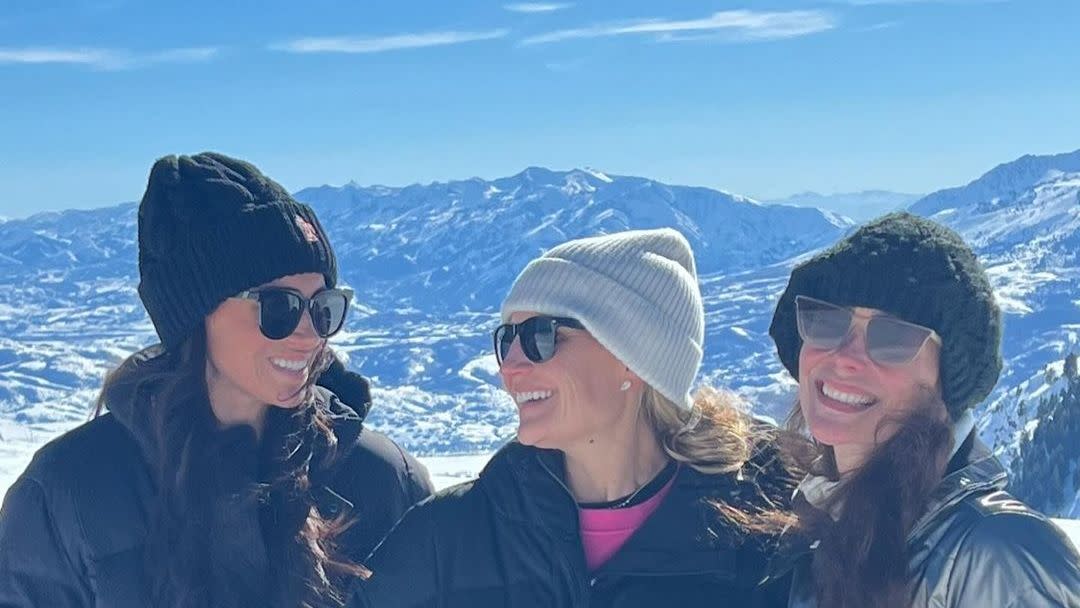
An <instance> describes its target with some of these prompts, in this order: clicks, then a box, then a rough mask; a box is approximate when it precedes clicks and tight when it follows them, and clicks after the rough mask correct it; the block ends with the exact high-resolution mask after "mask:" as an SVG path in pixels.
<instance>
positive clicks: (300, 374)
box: [267, 354, 312, 378]
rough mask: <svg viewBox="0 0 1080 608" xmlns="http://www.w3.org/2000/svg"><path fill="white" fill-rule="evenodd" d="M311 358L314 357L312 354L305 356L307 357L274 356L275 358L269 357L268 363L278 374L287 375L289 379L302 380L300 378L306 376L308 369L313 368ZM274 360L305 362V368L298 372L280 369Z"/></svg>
mask: <svg viewBox="0 0 1080 608" xmlns="http://www.w3.org/2000/svg"><path fill="white" fill-rule="evenodd" d="M311 357H312V355H310V354H308V355H305V356H298V355H293V356H273V357H269V358H268V359H267V362H268V363H269V364H270V367H272V368H273V369H274V371H276V372H278V373H280V374H283V375H286V376H289V377H293V378H300V377H303V376H304V375H306V374H307V371H308V368H309V367H311ZM274 359H283V360H285V361H304V366H303V367H301V368H300V369H298V370H292V369H286V368H284V367H280V366H278V365H277V364H276V363H274Z"/></svg>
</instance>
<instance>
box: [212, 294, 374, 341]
mask: <svg viewBox="0 0 1080 608" xmlns="http://www.w3.org/2000/svg"><path fill="white" fill-rule="evenodd" d="M233 297H235V298H239V299H241V300H253V301H255V302H256V303H258V305H259V331H261V332H262V335H264V336H266V337H267V338H269V339H271V340H283V339H285V338H288V337H289V336H291V335H292V333H293V332H294V331H296V327H297V326H298V325H300V319H301V318H303V315H304V311H305V310H306V311H308V312H310V313H311V324H312V325H313V326H314V327H315V333H316V334H318V336H319V337H320V338H329V337H330V336H332V335H334V334H336V333H337V332H339V331H341V328H342V326H344V325H345V314H346V313H347V312H348V311H349V302H350V301H351V300H352V297H353V292H352V290H351V289H324V290H322V291H320V292H318V293H316V294H315V295H313V296H311V298H305V297H304V294H302V293H300V292H299V291H297V290H295V289H290V288H288V287H262V288H259V289H248V290H246V291H241V292H240V293H238V294H236V295H235V296H233Z"/></svg>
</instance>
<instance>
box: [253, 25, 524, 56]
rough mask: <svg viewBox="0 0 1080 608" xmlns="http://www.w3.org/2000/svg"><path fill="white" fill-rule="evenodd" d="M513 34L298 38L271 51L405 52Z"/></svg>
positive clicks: (489, 32) (448, 33)
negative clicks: (402, 50) (404, 50)
mask: <svg viewBox="0 0 1080 608" xmlns="http://www.w3.org/2000/svg"><path fill="white" fill-rule="evenodd" d="M509 33H510V30H505V29H499V30H488V31H484V32H455V31H451V32H423V33H415V34H399V35H396V36H382V37H375V38H355V37H323V38H298V39H296V40H290V41H288V42H285V43H282V44H275V45H273V46H271V48H272V49H274V50H278V51H287V52H290V53H382V52H385V51H397V50H401V49H418V48H424V47H429V46H446V45H450V44H464V43H466V42H477V41H481V40H494V39H496V38H503V37H505V36H506V35H507V34H509Z"/></svg>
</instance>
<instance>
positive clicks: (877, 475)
mask: <svg viewBox="0 0 1080 608" xmlns="http://www.w3.org/2000/svg"><path fill="white" fill-rule="evenodd" d="M920 400H921V401H920V403H919V404H918V405H917V406H916V407H915V408H914V409H913V410H912V411H911V413H910V414H908V415H906V416H904V417H903V418H901V419H897V418H891V419H885V420H883V421H882V423H881V424H879V426H878V429H877V432H879V433H880V432H881V430H882V428H883V426H885V425H887V424H896V425H898V426H897V429H896V432H895V434H893V436H892V437H890V438H889V439H887V440H885V441H884V442H882V443H881V444H880V445H878V447H877V448H875V449H874V451H873V452H872V453H871V454H870V456H869V457H868V458H867V460H866V462H864V463H863V464H862V465H861V466H860V467H859V468H858V469H856V470H855V471H853V472H851V473H850V474H849V476H848V477H847V478H846V479H844V481H843V483H842V484H840V485H839V486H837V489H836V490H835V491H834V492H832V493H831V494H830V495H829V497H828V498H827V500H826V501H825V503H824V504H822V505H815V508H805V509H799V517H800V521H799V528H800V531H801V533H803V534H806V535H808V536H809V537H810V538H815V539H817V540H819V541H820V543H819V545H818V546H817V548H816V550H815V551H814V557H813V564H812V572H813V580H814V586H815V588H816V593H817V599H818V603H819V605H821V606H829V607H830V608H833V607H835V608H856V607H859V608H862V607H864V606H875V607H880V608H907V607H908V606H910V605H911V599H910V596H909V593H908V569H907V568H908V551H907V536H908V534H909V533H910V532H911V529H912V526H913V525H914V524H915V522H916V521H917V520H918V518H919V516H920V515H922V513H923V511H924V510H925V508H926V504H927V501H928V499H929V497H930V494H931V492H933V490H934V488H935V487H937V485H938V483H939V482H940V481H941V478H942V476H943V475H944V472H945V467H946V465H947V460H948V456H949V451H950V450H951V448H952V431H951V429H950V427H949V424H948V422H947V419H946V418H945V415H944V412H945V409H944V404H943V403H942V402H941V400H940V398H939V397H938V396H937V395H936V394H934V393H932V392H931V391H929V390H925V389H924V390H923V391H922V395H921V397H920ZM788 428H789V429H790V430H792V431H795V430H801V431H805V429H806V424H805V420H804V419H803V417H802V415H801V411H800V409H799V406H798V404H796V406H795V409H794V410H793V411H792V415H791V416H790V417H789V419H788ZM810 455H811V454H806V453H804V454H802V455H800V456H799V458H800V459H801V460H803V462H804V465H805V466H806V467H808V468H809V469H811V470H814V472H815V473H816V474H823V475H825V476H828V477H830V478H833V479H837V478H839V473H838V471H837V469H836V459H835V455H834V453H833V450H832V448H831V447H828V446H819V450H817V452H816V454H813V456H814V460H813V461H807V460H806V458H807V456H810ZM830 513H832V514H833V515H832V516H830V515H829V514H830ZM833 517H835V518H836V519H834V518H833Z"/></svg>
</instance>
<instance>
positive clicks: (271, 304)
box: [259, 289, 303, 340]
mask: <svg viewBox="0 0 1080 608" xmlns="http://www.w3.org/2000/svg"><path fill="white" fill-rule="evenodd" d="M302 304H303V303H302V302H301V300H300V297H299V296H298V295H296V294H295V293H292V292H288V291H280V290H276V289H265V290H263V291H261V292H259V329H261V330H262V333H263V335H264V336H266V337H267V338H270V339H271V340H281V339H283V338H287V337H288V336H289V334H291V333H292V332H293V330H295V329H296V326H297V325H298V324H299V323H300V315H301V313H303V307H302Z"/></svg>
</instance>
